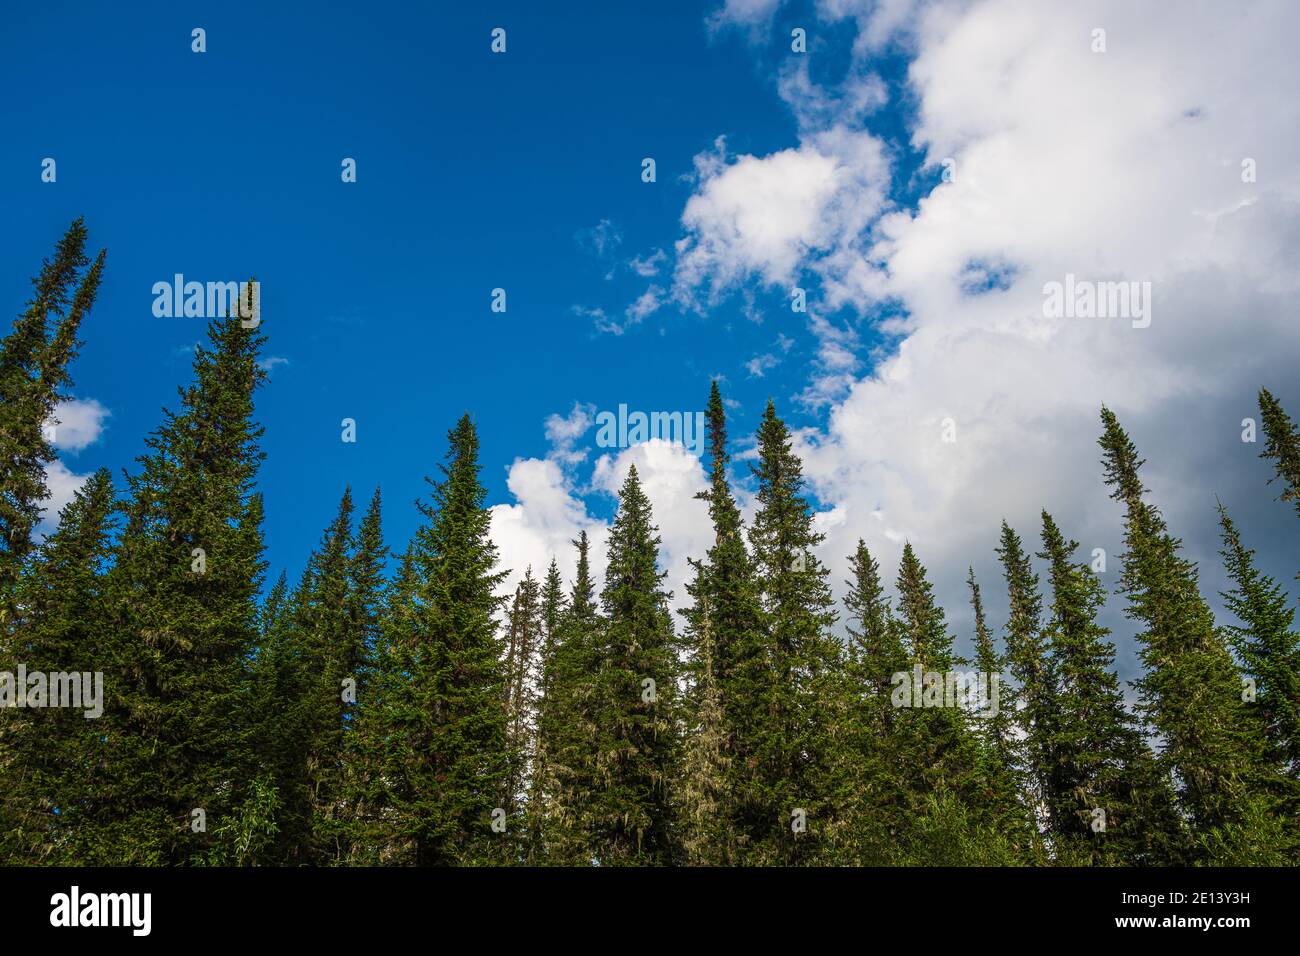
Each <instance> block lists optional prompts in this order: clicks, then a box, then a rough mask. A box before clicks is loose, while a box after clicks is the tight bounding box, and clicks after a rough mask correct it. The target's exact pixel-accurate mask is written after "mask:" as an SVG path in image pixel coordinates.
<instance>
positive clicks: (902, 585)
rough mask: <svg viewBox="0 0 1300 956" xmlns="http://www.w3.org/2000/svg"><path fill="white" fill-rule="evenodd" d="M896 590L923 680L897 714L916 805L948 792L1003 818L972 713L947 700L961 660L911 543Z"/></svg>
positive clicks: (980, 819)
mask: <svg viewBox="0 0 1300 956" xmlns="http://www.w3.org/2000/svg"><path fill="white" fill-rule="evenodd" d="M897 590H898V617H899V623H900V626H901V629H902V633H903V636H904V638H905V640H906V646H907V648H908V650H909V652H910V655H911V663H912V666H913V668H914V669H915V668H918V667H919V668H920V670H921V674H922V682H923V683H922V687H921V692H920V694H919V695H918V694H917V693H916V692H915V688H914V687H913V692H912V694H911V700H910V706H909V707H908V708H907V709H906V710H905V711H903V712H902V713H901V714H899V715H898V717H899V719H900V720H901V722H902V725H903V728H902V733H903V734H904V735H905V741H906V743H905V746H906V748H907V750H906V760H907V763H908V764H909V766H910V767H911V768H912V774H913V780H914V786H915V788H916V794H915V798H916V799H915V804H916V806H917V808H918V810H921V809H922V808H923V807H924V801H925V800H927V799H928V798H929V797H930V796H931V795H935V794H940V795H941V794H947V795H948V796H949V797H951V798H952V799H953V800H955V801H956V802H957V803H958V804H959V805H960V806H962V807H963V808H965V811H966V812H967V813H969V814H972V815H973V822H975V823H981V824H988V825H991V824H994V823H996V822H999V821H998V816H999V813H998V811H997V808H995V807H994V806H993V805H992V804H991V802H990V801H988V800H986V799H985V796H986V794H985V792H984V783H985V781H984V775H983V773H982V769H983V768H982V763H981V759H980V748H979V743H978V740H977V738H976V737H975V735H974V733H973V732H972V730H971V727H970V722H969V720H968V716H967V711H966V710H965V709H964V708H963V707H961V706H957V705H958V704H960V703H961V701H959V700H949V699H948V697H949V690H948V688H949V675H951V674H953V673H954V672H955V671H956V668H957V665H958V664H959V663H960V659H959V658H958V657H957V655H956V653H955V652H954V651H953V643H952V635H951V634H950V633H949V631H948V625H947V622H946V620H945V616H944V612H943V608H941V607H940V606H939V605H938V604H937V603H936V602H935V599H934V589H933V587H932V585H931V584H930V581H929V579H928V577H927V574H926V570H925V567H924V566H923V565H922V564H921V562H920V560H919V559H918V558H917V556H916V552H915V551H914V550H913V548H912V545H911V543H910V542H908V543H905V544H904V545H903V556H902V560H901V562H900V563H899V569H898V583H897ZM912 677H913V675H912V674H908V675H907V678H908V680H907V683H908V684H914V681H913V680H912ZM954 689H955V685H954ZM902 691H903V686H902V685H899V686H898V687H896V688H895V690H894V691H893V692H891V696H892V695H894V694H898V695H900V698H902V699H904V700H906V698H905V697H903V695H902ZM952 696H954V697H955V696H956V695H955V694H954V695H952ZM918 697H919V698H920V699H917V698H918Z"/></svg>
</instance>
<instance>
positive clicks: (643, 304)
mask: <svg viewBox="0 0 1300 956" xmlns="http://www.w3.org/2000/svg"><path fill="white" fill-rule="evenodd" d="M663 294H664V290H663V289H662V288H661V287H660V286H657V285H652V286H650V287H649V288H648V289H646V290H645V291H644V292H642V293H641V294H640V295H639V296H637V299H636V301H635V302H633V303H632V304H631V305H629V306H628V307H627V311H626V312H625V313H624V314H625V315H626V316H627V325H628V326H632V325H636V324H638V323H640V322H643V321H644V320H645V319H647V318H649V317H650V316H652V315H654V314H655V313H656V312H658V311H659V309H660V307H661V306H662V305H663ZM625 327H626V326H625Z"/></svg>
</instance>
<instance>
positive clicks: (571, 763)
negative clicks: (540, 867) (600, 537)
mask: <svg viewBox="0 0 1300 956" xmlns="http://www.w3.org/2000/svg"><path fill="white" fill-rule="evenodd" d="M573 545H574V547H575V548H576V549H577V552H578V560H577V573H576V577H575V578H574V583H573V588H572V590H571V592H570V594H569V601H568V606H567V607H565V608H564V609H563V610H562V611H560V613H559V615H558V621H557V636H556V639H555V640H554V642H553V651H552V653H551V654H550V656H549V657H548V658H547V660H546V662H545V664H544V671H543V673H544V676H543V681H544V683H545V687H546V692H545V697H544V700H543V704H542V713H541V717H540V721H539V723H540V734H541V738H542V740H544V741H545V743H544V747H545V750H546V754H547V761H548V785H549V787H550V793H549V794H548V796H547V799H546V804H545V810H544V813H545V820H544V823H543V827H544V829H545V833H546V862H547V863H551V864H562V865H586V866H590V865H591V864H592V862H593V861H594V860H595V859H596V857H597V853H598V847H597V839H596V834H595V831H594V820H595V814H596V807H597V803H598V801H599V798H600V791H601V789H602V788H603V786H604V781H603V778H602V777H601V776H600V772H599V767H598V759H599V751H600V733H601V727H600V723H599V721H600V714H599V713H598V704H599V703H600V698H599V696H598V690H599V688H600V684H601V674H602V669H603V667H604V666H605V655H604V653H603V646H602V643H601V642H602V640H603V631H604V622H603V621H602V620H601V618H600V614H599V610H598V608H597V606H596V602H595V593H596V589H595V582H594V580H593V578H592V574H591V563H590V557H589V553H590V548H591V542H590V540H589V539H588V537H587V532H586V531H583V532H581V533H580V534H579V535H578V539H577V540H576V541H574V542H573Z"/></svg>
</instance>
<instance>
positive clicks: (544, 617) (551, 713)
mask: <svg viewBox="0 0 1300 956" xmlns="http://www.w3.org/2000/svg"><path fill="white" fill-rule="evenodd" d="M566 607H567V604H566V600H565V597H564V581H563V579H562V578H561V577H560V569H559V567H558V566H557V565H556V563H555V559H554V558H552V559H551V564H550V567H548V568H547V569H546V580H545V581H544V582H543V583H542V607H541V625H542V645H541V652H540V654H539V675H540V676H539V682H538V684H539V686H538V695H537V723H536V733H535V740H536V752H535V754H534V767H533V775H532V780H531V783H530V786H529V792H528V804H527V836H528V845H527V853H528V862H529V863H531V864H535V865H537V864H544V863H547V862H550V859H551V852H550V846H549V844H550V837H551V826H550V823H551V820H552V818H553V817H554V815H555V813H556V812H557V808H556V800H557V782H556V777H555V769H554V763H555V762H554V759H553V757H552V754H553V753H554V752H555V751H556V750H557V748H558V746H559V742H560V739H561V735H560V733H559V728H557V727H556V726H555V721H556V720H557V717H558V716H559V715H558V712H557V708H556V706H555V704H556V698H557V693H558V688H557V686H556V685H557V671H556V659H557V654H558V652H559V647H560V641H561V640H562V634H561V626H562V622H563V620H564V615H565V610H566Z"/></svg>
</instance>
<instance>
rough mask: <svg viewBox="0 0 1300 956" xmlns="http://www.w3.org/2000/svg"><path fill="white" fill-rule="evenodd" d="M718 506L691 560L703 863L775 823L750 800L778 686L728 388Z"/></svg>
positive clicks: (692, 760) (695, 827)
mask: <svg viewBox="0 0 1300 956" xmlns="http://www.w3.org/2000/svg"><path fill="white" fill-rule="evenodd" d="M705 415H706V422H707V427H708V434H709V488H708V490H707V491H704V492H701V493H700V494H699V495H697V497H699V498H700V499H702V500H704V501H706V502H708V506H709V517H710V519H711V521H712V523H713V529H714V537H713V545H712V546H711V547H710V548H709V551H708V553H707V555H706V556H705V558H704V559H703V560H702V561H695V560H692V561H691V565H692V568H693V569H694V572H695V574H694V579H693V580H692V581H691V582H690V583H689V584H688V585H687V593H688V594H690V596H691V598H692V604H691V606H690V607H689V608H688V609H687V610H686V612H685V618H686V634H685V640H686V645H687V647H688V649H689V659H688V681H689V687H688V697H689V701H690V704H689V716H688V734H687V753H686V764H685V777H684V780H683V803H684V814H685V820H686V827H687V830H686V840H687V843H688V852H689V854H690V858H691V860H692V861H693V862H696V863H703V864H711V865H727V864H729V863H734V862H737V861H738V859H739V856H738V854H739V849H738V847H737V845H736V843H737V840H736V837H737V832H736V831H737V828H738V827H739V828H740V829H741V831H742V833H741V834H740V835H741V839H742V841H744V842H747V841H748V839H749V837H750V835H751V834H750V827H751V825H757V826H758V827H759V828H760V829H761V830H763V831H766V830H767V829H769V828H770V827H771V821H770V820H769V819H767V818H766V816H765V815H758V816H757V818H756V819H755V816H754V815H753V814H752V812H751V811H752V804H748V805H747V803H746V795H748V794H752V793H753V792H754V766H753V763H752V758H753V757H754V756H755V754H756V753H757V748H756V746H755V742H754V739H753V733H752V731H753V728H754V718H753V708H752V706H751V701H752V700H753V697H752V696H751V693H752V691H753V689H754V688H755V687H756V686H757V687H764V686H766V683H767V681H768V680H769V679H770V671H769V668H768V659H767V653H766V641H765V636H764V633H763V628H762V606H761V604H760V601H759V588H758V582H757V580H756V578H755V575H754V568H753V563H752V561H751V560H750V557H749V553H748V552H747V551H746V549H745V541H744V528H743V524H742V522H741V518H740V509H739V508H738V507H737V506H736V500H735V497H734V496H733V494H732V492H731V485H730V480H729V478H728V475H727V469H728V466H729V464H730V460H731V456H730V454H729V452H728V451H727V424H726V410H725V406H724V405H723V401H722V393H721V392H720V390H719V389H718V383H717V382H716V381H715V382H713V383H712V385H711V387H710V392H709V400H708V405H707V411H706V413H705Z"/></svg>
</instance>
